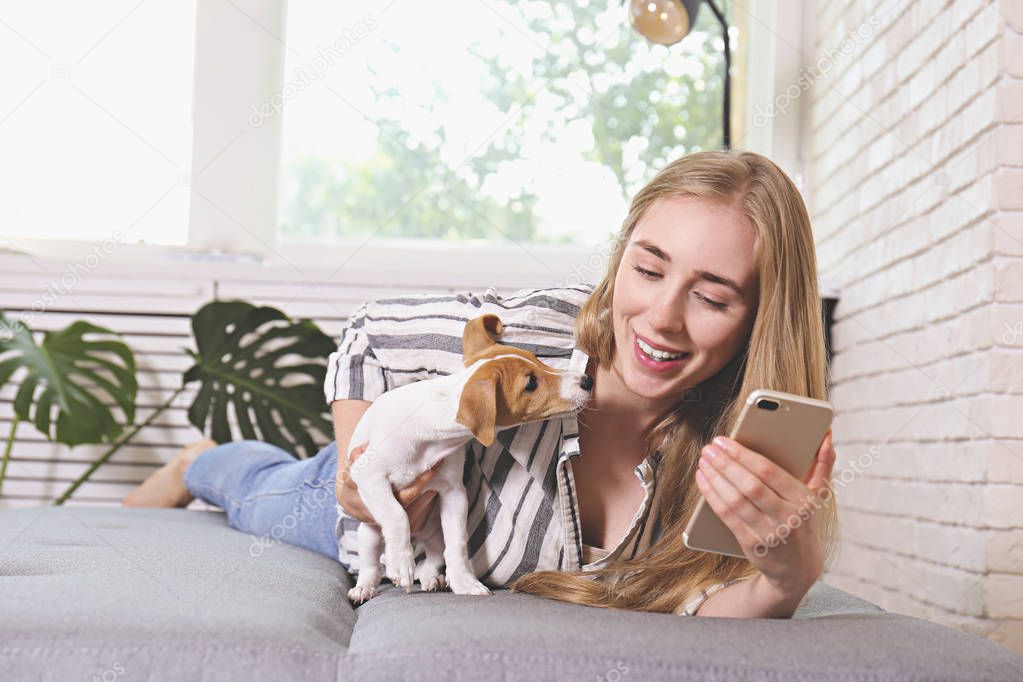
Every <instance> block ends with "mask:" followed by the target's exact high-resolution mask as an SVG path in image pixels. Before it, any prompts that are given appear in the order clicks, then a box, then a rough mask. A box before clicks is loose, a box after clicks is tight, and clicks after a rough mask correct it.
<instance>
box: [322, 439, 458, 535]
mask: <svg viewBox="0 0 1023 682" xmlns="http://www.w3.org/2000/svg"><path fill="white" fill-rule="evenodd" d="M368 445H369V444H368V443H363V444H362V445H360V446H358V447H356V448H354V449H353V450H352V451H351V453H350V454H349V457H348V458H346V459H344V460H343V461H341V462H340V466H339V467H338V472H339V473H338V477H337V481H336V483H335V486H334V488H335V492H336V493H337V501H338V503H339V504H340V505H341V507H342V508H343V509H344V510H345V511H346V512H347V513H348V514H350V515H351V516H353V517H355V518H357V519H359V520H360V521H367V522H369V523H376V519H374V518H373V515H372V514H370V513H369V510H368V509H366V505H365V504H363V502H362V497H361V496H360V495H359V486H357V485H355V481H353V480H352V477H351V475H350V471H351V466H352V463H353V462H355V460H357V459H358V458H359V456H360V455H362V453H363V452H365V451H366V447H367V446H368ZM339 456H340V453H339ZM439 465H440V464H439V463H438V464H437V465H435V466H434V467H433V468H431V469H427V470H426V471H424V472H423V473H421V474H419V476H418V477H417V478H416V479H415V480H414V481H412V483H410V484H409V485H408V486H406V487H404V488H402V489H401V490H399V491H398V495H397V497H398V502H400V503H401V506H402V507H404V508H405V513H406V514H408V520H409V528H410V529H411V531H412V532H413V533H416V532H418V531H420V530H422V528H423V526H425V525H426V520H427V518H429V516H430V511H431V510H432V509H433V503H434V501H435V500H436V499H437V491H436V490H428V491H426V493H423V488H424V487H425V486H426V484H427V483H428V482H429V480H430V479H431V478H433V477H434V475H435V474H436V473H437V471H436V468H437V466H439Z"/></svg>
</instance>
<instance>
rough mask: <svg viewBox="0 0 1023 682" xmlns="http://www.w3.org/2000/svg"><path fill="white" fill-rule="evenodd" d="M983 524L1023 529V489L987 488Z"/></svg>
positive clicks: (998, 486)
mask: <svg viewBox="0 0 1023 682" xmlns="http://www.w3.org/2000/svg"><path fill="white" fill-rule="evenodd" d="M1017 403H1018V399H1017ZM983 522H984V525H985V526H986V527H988V528H998V529H1001V530H1012V529H1014V528H1023V489H1021V488H1020V487H1019V486H1017V485H1012V484H1003V483H991V484H988V485H987V486H985V487H984V519H983ZM1020 595H1021V596H1023V592H1020Z"/></svg>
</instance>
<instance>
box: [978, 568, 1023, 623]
mask: <svg viewBox="0 0 1023 682" xmlns="http://www.w3.org/2000/svg"><path fill="white" fill-rule="evenodd" d="M1021 595H1023V575H1008V574H1005V573H992V574H991V575H989V576H987V578H986V579H985V580H984V605H985V607H986V609H987V615H988V616H990V617H991V618H1014V617H1016V616H1018V615H1019V602H1020V598H1021Z"/></svg>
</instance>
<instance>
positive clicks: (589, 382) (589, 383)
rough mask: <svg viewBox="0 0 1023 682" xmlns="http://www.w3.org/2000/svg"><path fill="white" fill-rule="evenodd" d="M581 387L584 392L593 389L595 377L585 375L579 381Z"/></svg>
mask: <svg viewBox="0 0 1023 682" xmlns="http://www.w3.org/2000/svg"><path fill="white" fill-rule="evenodd" d="M579 386H580V388H582V389H583V390H584V391H588V390H590V389H591V388H593V377H591V376H590V375H589V374H584V375H583V378H582V379H580V380H579Z"/></svg>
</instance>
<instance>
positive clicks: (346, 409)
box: [330, 400, 373, 521]
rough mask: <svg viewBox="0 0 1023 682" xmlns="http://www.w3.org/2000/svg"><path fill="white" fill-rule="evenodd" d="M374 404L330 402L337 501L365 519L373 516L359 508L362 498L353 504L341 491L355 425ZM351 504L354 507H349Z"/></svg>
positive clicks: (357, 516) (360, 401)
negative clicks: (335, 458)
mask: <svg viewBox="0 0 1023 682" xmlns="http://www.w3.org/2000/svg"><path fill="white" fill-rule="evenodd" d="M372 404H373V403H372V402H370V401H369V400H335V401H334V402H332V403H331V404H330V411H331V412H332V413H333V415H334V441H335V443H336V444H337V478H336V479H335V481H334V492H335V493H336V495H337V501H338V502H339V503H341V506H342V507H344V509H345V511H346V512H348V513H349V514H351V515H352V516H354V517H355V518H357V519H360V520H363V521H366V520H368V519H371V518H373V517H372V516H369V512H368V511H366V508H365V507H362V509H359V508H358V506H361V502H362V500H361V499H359V500H358V502H359V503H360V504H359V505H353V504H352V502H351V500H347V499H346V500H342V499H341V498H342V494H341V493H342V487H343V482H344V481H347V480H349V476H348V472H349V470H350V469H351V462H349V461H348V452H349V447H350V445H351V443H350V441H351V440H352V433H354V431H355V425H356V424H358V423H359V420H360V419H361V418H362V415H363V414H365V412H366V410H368V409H369V406H370V405H372ZM349 506H352V508H351V509H349ZM364 517H368V518H364Z"/></svg>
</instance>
